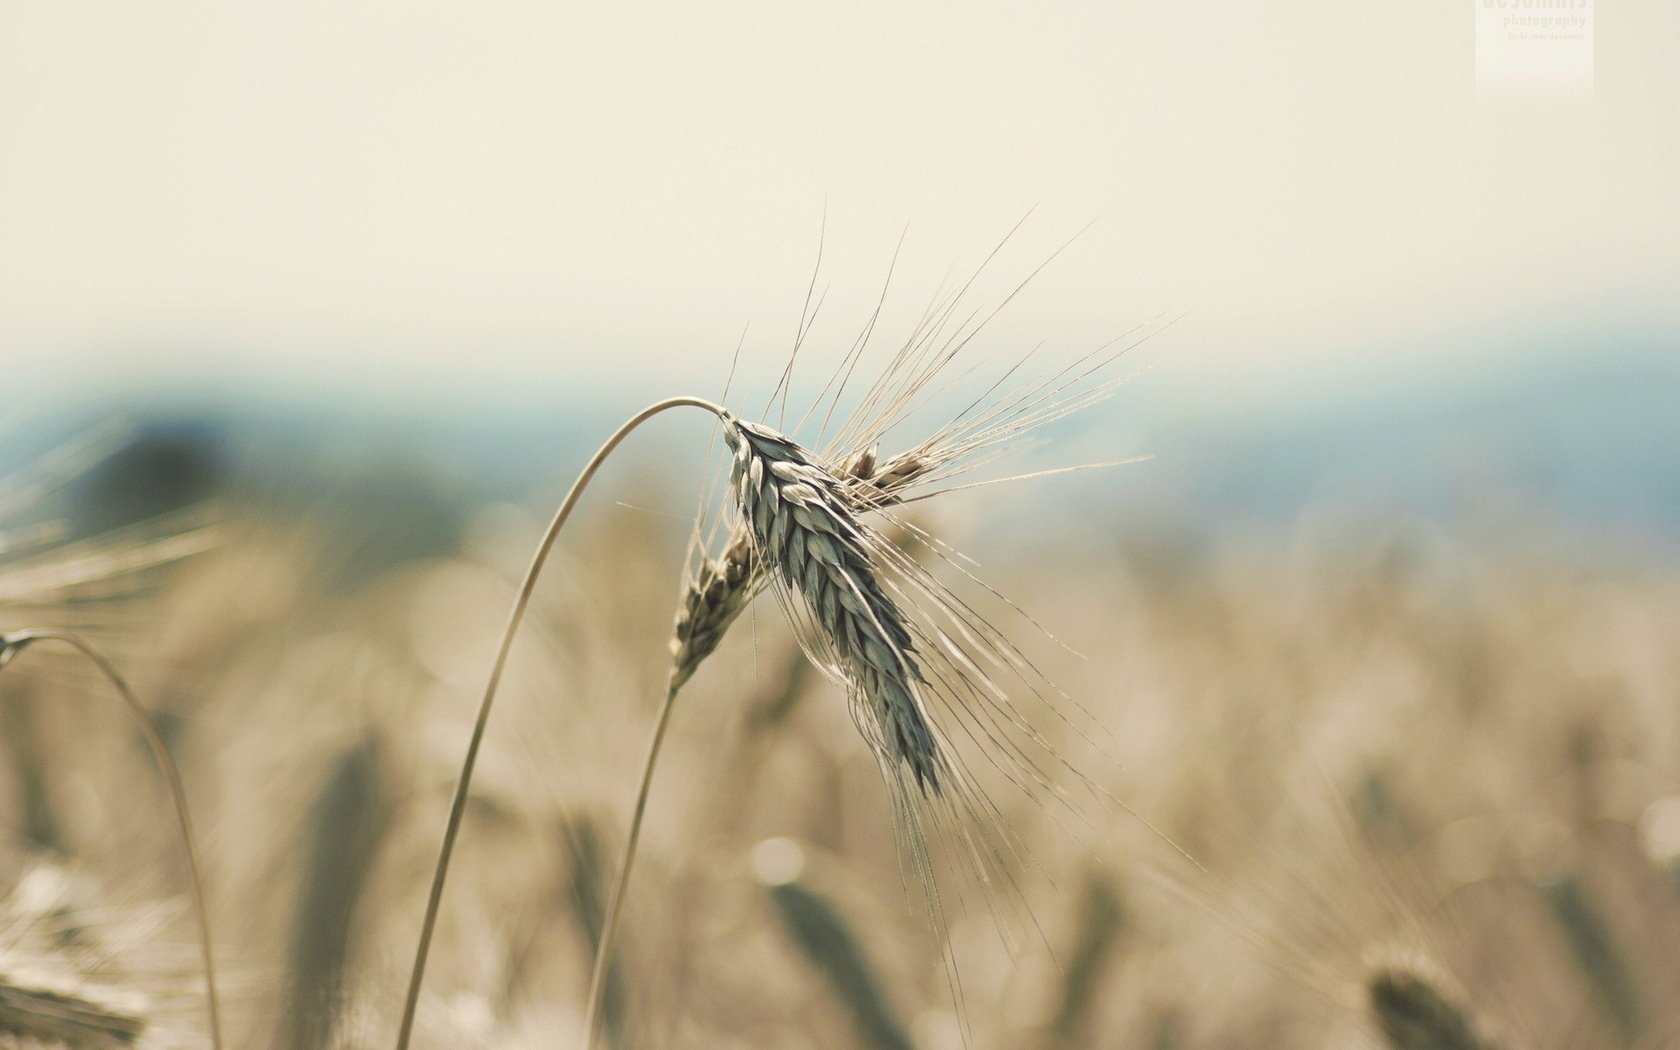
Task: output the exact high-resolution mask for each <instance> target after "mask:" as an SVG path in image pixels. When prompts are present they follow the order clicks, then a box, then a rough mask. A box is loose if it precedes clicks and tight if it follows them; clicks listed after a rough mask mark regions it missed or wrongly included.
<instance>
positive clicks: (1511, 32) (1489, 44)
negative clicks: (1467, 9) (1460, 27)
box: [1473, 0, 1593, 102]
mask: <svg viewBox="0 0 1680 1050" xmlns="http://www.w3.org/2000/svg"><path fill="white" fill-rule="evenodd" d="M1473 2H1474V3H1475V5H1476V97H1477V98H1478V99H1479V100H1480V101H1483V102H1504V101H1531V100H1565V99H1587V98H1591V97H1592V89H1593V0H1473Z"/></svg>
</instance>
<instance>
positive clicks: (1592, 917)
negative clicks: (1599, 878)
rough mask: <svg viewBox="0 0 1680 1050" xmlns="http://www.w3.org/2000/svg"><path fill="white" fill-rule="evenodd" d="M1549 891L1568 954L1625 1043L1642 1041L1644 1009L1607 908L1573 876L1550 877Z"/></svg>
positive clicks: (1547, 898) (1546, 889) (1549, 901)
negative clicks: (1603, 908)
mask: <svg viewBox="0 0 1680 1050" xmlns="http://www.w3.org/2000/svg"><path fill="white" fill-rule="evenodd" d="M1545 895H1546V903H1547V904H1548V905H1549V906H1550V908H1551V912H1552V917H1553V918H1554V919H1555V920H1556V921H1557V924H1558V930H1559V932H1560V933H1562V934H1563V939H1564V941H1565V943H1566V944H1568V946H1569V953H1570V957H1571V958H1572V959H1574V961H1575V965H1576V966H1577V967H1579V968H1580V970H1581V975H1582V976H1583V977H1585V978H1586V982H1587V986H1588V987H1589V988H1591V989H1592V991H1593V995H1594V998H1595V999H1596V1001H1597V1002H1598V1004H1599V1007H1600V1009H1602V1010H1603V1012H1604V1014H1605V1016H1606V1017H1608V1018H1609V1020H1610V1023H1611V1024H1612V1025H1613V1026H1614V1027H1615V1029H1616V1034H1617V1035H1618V1036H1619V1037H1620V1039H1621V1041H1622V1044H1623V1045H1625V1046H1637V1045H1639V1043H1640V1040H1641V1038H1642V1037H1643V1035H1644V1031H1645V1011H1644V1008H1643V1006H1642V1005H1641V1003H1640V997H1639V990H1638V988H1636V987H1635V985H1634V981H1633V975H1632V973H1631V972H1630V967H1629V964H1628V961H1627V957H1626V956H1625V955H1623V954H1622V951H1621V948H1620V947H1619V946H1618V945H1617V943H1616V937H1615V934H1614V933H1613V932H1612V930H1611V929H1610V923H1609V920H1607V919H1606V918H1605V916H1604V912H1603V910H1602V909H1601V908H1600V907H1599V905H1598V903H1597V902H1596V901H1595V900H1594V899H1593V897H1592V894H1591V892H1590V891H1589V890H1588V889H1587V887H1586V886H1585V885H1583V884H1582V882H1581V880H1580V879H1579V878H1577V877H1575V876H1574V875H1564V876H1562V877H1560V878H1558V879H1556V880H1554V881H1553V882H1551V883H1550V884H1549V885H1547V886H1546V887H1545Z"/></svg>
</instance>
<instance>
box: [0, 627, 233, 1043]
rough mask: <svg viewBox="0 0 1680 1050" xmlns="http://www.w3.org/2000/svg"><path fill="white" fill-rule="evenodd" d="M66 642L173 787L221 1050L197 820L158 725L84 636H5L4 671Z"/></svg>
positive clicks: (0, 653)
mask: <svg viewBox="0 0 1680 1050" xmlns="http://www.w3.org/2000/svg"><path fill="white" fill-rule="evenodd" d="M44 641H52V642H60V643H62V644H64V645H68V646H70V647H71V648H72V649H75V650H76V651H77V652H79V653H81V654H82V655H83V656H85V657H87V658H88V660H90V661H91V662H92V663H93V664H94V666H95V667H97V668H99V670H100V672H101V673H102V674H104V676H105V677H106V678H107V679H109V680H110V682H111V685H112V686H113V687H115V688H116V690H117V694H118V695H119V696H120V697H121V698H122V702H123V703H124V704H125V705H126V706H127V707H128V710H129V712H130V713H131V714H133V715H134V721H135V723H136V724H137V725H138V726H139V728H140V735H141V736H142V737H144V738H145V740H146V747H147V748H148V749H150V751H151V753H152V759H153V761H155V762H156V763H157V766H158V770H159V772H161V773H162V774H163V779H164V781H165V782H166V783H167V784H168V785H169V795H170V800H171V801H172V802H173V804H174V807H175V822H176V825H177V826H178V827H179V828H180V831H181V852H182V854H183V855H184V856H185V858H186V861H187V879H188V881H189V882H190V883H191V889H192V905H193V914H194V918H196V919H197V920H198V941H199V951H200V953H201V954H202V956H203V960H204V999H205V1010H206V1012H207V1014H208V1015H209V1020H210V1045H211V1046H212V1047H214V1048H215V1050H221V1046H222V1019H221V1006H220V1001H219V998H218V996H217V994H216V959H215V948H214V946H213V944H212V941H211V937H210V916H209V910H208V909H207V908H206V907H205V904H204V880H203V878H202V877H201V876H200V875H199V867H198V847H197V845H196V839H195V838H194V836H193V829H192V818H191V816H190V815H189V814H188V812H187V793H186V789H185V788H183V787H182V786H181V774H180V771H179V770H177V769H176V767H175V761H174V759H172V758H170V757H169V749H168V748H167V747H165V746H164V743H163V738H162V737H160V736H158V731H157V727H156V726H154V725H153V724H152V720H151V718H150V717H149V716H148V715H147V714H146V709H145V708H143V707H141V706H140V701H139V699H138V698H137V697H136V696H135V695H134V690H133V689H131V688H130V687H129V684H128V681H127V680H126V679H124V678H123V676H122V673H121V672H119V671H118V670H117V666H116V665H115V664H113V663H112V662H111V661H110V659H109V658H107V657H106V656H105V654H104V653H102V652H100V651H99V650H98V649H97V648H95V647H94V645H93V644H92V643H91V642H89V641H87V639H85V638H83V637H82V636H81V635H79V634H74V633H72V632H70V631H59V630H53V629H50V628H32V629H28V630H22V631H13V632H11V633H9V634H0V668H4V667H5V666H6V665H7V664H9V663H11V661H12V660H13V658H15V657H16V656H17V654H18V653H21V652H22V651H23V650H24V649H25V648H26V647H28V646H29V645H31V644H32V643H34V642H44Z"/></svg>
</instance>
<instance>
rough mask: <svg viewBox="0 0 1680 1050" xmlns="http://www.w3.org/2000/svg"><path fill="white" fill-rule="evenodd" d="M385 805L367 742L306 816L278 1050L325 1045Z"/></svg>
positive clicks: (339, 766) (339, 767)
mask: <svg viewBox="0 0 1680 1050" xmlns="http://www.w3.org/2000/svg"><path fill="white" fill-rule="evenodd" d="M392 808H393V804H392V802H391V801H390V799H389V796H388V792H387V789H386V786H385V783H384V778H383V776H382V771H381V768H380V764H379V741H378V740H377V739H376V738H374V737H372V736H369V737H368V738H367V739H365V740H363V741H361V742H360V743H358V744H356V745H355V746H354V747H351V748H349V749H348V750H347V751H345V752H344V753H343V754H342V755H340V756H339V758H338V761H337V762H336V763H334V765H333V768H332V771H331V773H330V774H329V775H328V777H327V781H326V783H325V784H324V785H323V786H322V788H321V791H320V794H319V795H317V796H316V798H315V803H314V806H313V807H312V809H311V812H310V823H309V827H310V834H309V839H308V843H307V847H306V848H307V853H306V854H305V857H304V864H303V871H304V874H303V885H302V888H301V889H300V890H299V893H298V901H297V906H296V913H295V918H294V919H293V924H292V936H291V944H290V945H289V947H288V950H287V968H288V969H289V970H290V988H289V991H288V997H289V1002H288V1009H287V1010H286V1020H285V1028H286V1032H285V1037H284V1041H283V1044H282V1045H284V1046H285V1047H287V1048H289V1050H320V1048H322V1047H326V1046H330V1045H331V1042H332V1037H333V1030H334V1028H335V1027H336V1024H337V1020H338V1015H339V1013H340V1012H341V1009H342V1006H343V1001H344V991H343V982H344V975H345V973H346V972H347V970H348V968H349V962H350V956H349V947H350V934H351V926H352V923H353V921H354V919H355V915H356V909H357V905H358V903H359V902H360V900H361V898H362V893H363V890H364V889H365V888H366V885H367V880H368V875H369V872H370V871H371V870H372V868H373V862H374V858H375V855H376V853H377V851H378V849H379V844H380V842H381V840H382V839H383V837H384V833H385V828H386V826H387V823H388V821H389V817H390V813H391V810H392Z"/></svg>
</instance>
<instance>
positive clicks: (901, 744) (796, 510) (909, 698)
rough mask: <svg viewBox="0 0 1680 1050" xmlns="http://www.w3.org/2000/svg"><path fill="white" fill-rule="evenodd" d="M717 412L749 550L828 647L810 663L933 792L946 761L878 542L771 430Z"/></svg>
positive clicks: (825, 478)
mask: <svg viewBox="0 0 1680 1050" xmlns="http://www.w3.org/2000/svg"><path fill="white" fill-rule="evenodd" d="M722 418H723V423H724V437H725V440H726V441H727V442H728V443H729V446H730V448H731V449H732V450H733V451H734V453H735V462H734V467H733V472H732V483H733V487H734V491H735V497H736V500H737V501H738V504H739V508H740V511H741V519H742V522H743V524H744V525H745V526H746V528H747V529H748V531H749V533H750V535H751V538H752V549H753V551H754V553H755V554H756V555H757V556H758V557H759V558H760V559H761V560H762V561H763V562H764V563H765V565H766V566H767V570H768V571H773V572H774V573H775V574H776V576H778V577H779V578H780V579H781V581H782V582H783V583H784V584H786V585H787V587H788V588H789V589H790V590H792V591H794V592H797V593H798V594H799V595H800V596H801V597H802V598H803V599H804V602H805V605H806V607H807V608H808V609H809V611H810V613H811V615H812V617H813V619H814V621H815V623H816V624H817V626H818V627H819V629H820V638H821V640H822V641H823V642H825V643H826V645H825V648H826V649H827V650H828V651H827V652H824V653H820V654H815V655H818V657H819V659H818V662H819V663H820V664H821V665H822V666H823V667H824V668H825V670H828V671H830V672H831V673H833V674H835V676H836V677H838V678H840V679H842V680H843V681H844V682H845V684H846V685H847V687H848V691H849V692H850V694H851V697H852V700H853V703H854V705H856V706H857V708H858V709H859V710H861V712H862V713H863V714H864V715H865V719H864V720H863V721H860V723H859V725H860V726H861V727H863V728H864V730H865V737H866V738H867V739H868V740H869V743H870V745H871V747H873V748H875V749H876V750H877V751H878V753H880V754H882V756H883V757H884V758H886V759H887V760H888V765H889V766H892V767H896V766H897V765H898V764H900V763H902V764H904V765H906V766H908V767H909V768H910V771H911V773H912V775H914V777H915V778H916V783H917V786H918V787H919V788H920V789H921V790H922V791H923V792H924V793H926V792H929V791H931V792H932V793H933V794H935V795H937V794H938V793H939V791H940V775H941V772H942V770H943V769H944V768H945V761H944V757H943V755H942V754H941V752H940V748H939V745H938V743H937V742H936V740H935V737H934V732H933V727H932V725H931V724H930V723H929V722H928V719H927V716H926V714H925V712H924V711H923V707H922V700H921V696H920V688H921V685H922V683H923V682H924V681H925V680H924V678H923V676H922V672H921V668H920V667H919V666H918V665H917V662H916V657H915V652H916V646H915V642H914V639H913V636H912V634H911V628H910V625H909V623H908V620H907V618H906V616H905V614H904V612H903V611H902V610H901V609H900V608H899V607H898V605H897V603H895V602H894V601H893V600H892V598H891V597H889V596H888V593H887V591H886V589H885V588H884V587H883V586H882V584H881V581H880V579H879V570H878V567H877V562H876V554H875V550H876V545H875V543H874V542H873V537H872V535H871V533H870V532H869V530H868V529H867V528H866V527H865V526H864V525H863V524H862V523H861V522H860V521H859V520H858V516H857V512H856V510H855V509H854V507H855V504H854V502H853V501H852V500H850V499H848V497H847V495H846V486H845V484H844V483H843V482H842V481H841V480H840V479H839V478H838V477H836V476H835V475H834V474H833V473H831V472H830V471H829V470H828V469H826V468H824V467H823V466H821V465H820V464H819V463H817V462H816V460H815V458H814V457H813V456H812V455H811V454H810V453H809V452H807V451H806V450H805V449H804V448H802V447H800V446H799V445H798V444H796V443H795V442H793V441H792V440H790V439H789V438H787V437H785V436H783V435H782V434H780V433H778V432H776V431H775V430H772V429H770V428H769V427H766V426H762V425H759V424H756V423H748V422H745V421H743V420H740V419H737V418H736V417H735V416H733V415H731V414H729V413H727V412H726V413H724V414H723V416H722Z"/></svg>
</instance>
